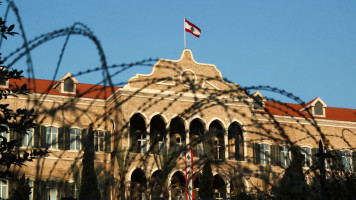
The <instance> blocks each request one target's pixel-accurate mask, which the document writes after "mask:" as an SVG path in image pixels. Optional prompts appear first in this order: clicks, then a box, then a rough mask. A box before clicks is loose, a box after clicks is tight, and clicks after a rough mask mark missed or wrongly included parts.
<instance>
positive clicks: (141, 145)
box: [137, 133, 147, 153]
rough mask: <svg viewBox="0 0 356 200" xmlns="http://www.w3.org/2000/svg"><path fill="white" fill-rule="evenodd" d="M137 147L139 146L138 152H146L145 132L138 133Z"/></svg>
mask: <svg viewBox="0 0 356 200" xmlns="http://www.w3.org/2000/svg"><path fill="white" fill-rule="evenodd" d="M137 147H138V148H139V151H140V153H146V152H147V139H146V135H145V134H142V133H141V134H140V135H139V137H138V139H137Z"/></svg>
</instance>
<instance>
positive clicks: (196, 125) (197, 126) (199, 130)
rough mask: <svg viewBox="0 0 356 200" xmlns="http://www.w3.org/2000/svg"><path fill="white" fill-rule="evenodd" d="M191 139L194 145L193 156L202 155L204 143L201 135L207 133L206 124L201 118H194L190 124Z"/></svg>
mask: <svg viewBox="0 0 356 200" xmlns="http://www.w3.org/2000/svg"><path fill="white" fill-rule="evenodd" d="M189 131H190V132H189V141H190V143H192V144H195V145H194V146H193V156H194V157H201V156H202V154H203V144H202V142H201V137H202V136H203V135H204V133H205V129H204V125H203V123H202V122H201V121H200V120H199V119H194V120H193V121H192V122H191V123H190V126H189Z"/></svg>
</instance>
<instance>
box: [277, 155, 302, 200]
mask: <svg viewBox="0 0 356 200" xmlns="http://www.w3.org/2000/svg"><path fill="white" fill-rule="evenodd" d="M303 164H304V157H303V155H302V154H301V152H300V149H299V148H292V161H291V163H290V165H289V167H288V168H287V169H286V170H285V173H284V175H283V177H282V179H281V181H280V183H279V186H275V187H273V189H272V192H273V193H274V195H275V196H276V199H305V197H306V196H308V185H307V183H306V180H305V175H304V173H303Z"/></svg>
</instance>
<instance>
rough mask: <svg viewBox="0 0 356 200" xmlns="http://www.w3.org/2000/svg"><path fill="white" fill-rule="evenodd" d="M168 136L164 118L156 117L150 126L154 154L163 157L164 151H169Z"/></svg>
mask: <svg viewBox="0 0 356 200" xmlns="http://www.w3.org/2000/svg"><path fill="white" fill-rule="evenodd" d="M166 134H167V130H166V124H165V123H164V121H163V119H162V117H161V116H159V115H156V116H154V117H153V118H152V120H151V124H150V145H151V150H152V151H153V153H155V154H160V155H162V154H163V151H166V150H167V146H166Z"/></svg>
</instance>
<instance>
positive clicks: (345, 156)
mask: <svg viewBox="0 0 356 200" xmlns="http://www.w3.org/2000/svg"><path fill="white" fill-rule="evenodd" d="M341 163H342V167H343V169H344V170H345V171H351V153H350V152H349V151H341Z"/></svg>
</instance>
